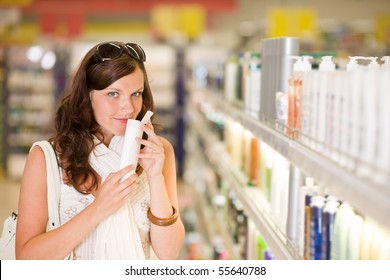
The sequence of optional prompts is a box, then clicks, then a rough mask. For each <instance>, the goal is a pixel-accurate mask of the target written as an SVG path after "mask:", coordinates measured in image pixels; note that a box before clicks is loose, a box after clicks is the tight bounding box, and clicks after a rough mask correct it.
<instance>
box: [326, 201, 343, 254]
mask: <svg viewBox="0 0 390 280" xmlns="http://www.w3.org/2000/svg"><path fill="white" fill-rule="evenodd" d="M339 205H340V202H339V201H338V200H337V199H335V198H327V199H326V203H325V206H324V209H323V211H322V239H321V259H322V260H330V251H331V243H332V239H333V227H334V218H335V215H336V211H337V208H338V207H339Z"/></svg>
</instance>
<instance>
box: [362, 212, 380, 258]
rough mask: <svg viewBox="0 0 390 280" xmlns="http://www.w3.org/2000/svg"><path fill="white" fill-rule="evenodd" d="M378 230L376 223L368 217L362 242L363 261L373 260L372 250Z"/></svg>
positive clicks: (365, 220) (364, 225)
mask: <svg viewBox="0 0 390 280" xmlns="http://www.w3.org/2000/svg"><path fill="white" fill-rule="evenodd" d="M376 230H377V225H376V223H375V222H374V221H373V220H372V219H371V218H368V217H366V218H365V219H364V224H363V232H362V237H361V240H360V258H359V259H361V260H371V259H372V256H371V248H372V246H373V241H374V235H375V231H376Z"/></svg>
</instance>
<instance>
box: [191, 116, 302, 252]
mask: <svg viewBox="0 0 390 280" xmlns="http://www.w3.org/2000/svg"><path fill="white" fill-rule="evenodd" d="M189 116H190V119H191V122H190V123H191V125H192V127H193V128H194V129H195V130H196V132H197V134H198V136H199V138H200V139H201V141H202V142H203V143H204V146H205V147H206V149H205V151H204V152H205V154H206V156H207V158H208V160H209V161H210V163H211V166H212V167H213V168H214V169H215V171H216V172H217V173H218V174H219V175H220V176H221V177H222V178H224V180H226V181H227V182H228V184H229V187H230V188H231V190H233V191H234V193H235V194H236V196H237V198H238V199H239V200H240V202H241V203H242V205H243V207H244V211H245V213H246V214H247V215H248V217H249V218H250V219H251V220H252V221H253V222H254V224H255V225H256V227H257V228H258V230H259V231H260V232H261V234H262V236H263V238H264V240H265V241H266V243H267V245H268V247H269V248H270V249H271V251H272V253H273V254H274V255H275V258H276V259H301V256H300V255H299V253H298V252H297V251H296V249H295V248H294V246H292V245H291V243H290V242H289V240H288V239H287V238H286V237H285V236H284V234H283V233H282V232H281V231H280V230H279V229H278V228H277V226H276V225H275V223H273V222H272V219H271V217H270V216H269V214H268V212H267V211H266V210H265V207H263V206H264V205H265V204H266V202H265V199H264V198H262V197H261V196H258V195H256V194H255V193H254V192H253V191H252V190H253V189H252V188H250V187H247V179H246V177H245V176H244V175H243V174H241V173H240V172H239V171H238V170H236V169H235V168H234V167H232V166H231V165H230V164H229V163H230V162H231V160H230V158H229V155H228V154H227V153H226V150H225V148H224V146H223V144H222V143H221V142H219V141H218V140H216V137H215V136H214V135H213V134H212V133H210V132H208V130H207V129H205V126H204V125H203V124H202V123H201V122H200V121H199V120H201V119H202V117H201V116H199V115H198V113H196V112H194V110H191V109H190V110H189ZM254 198H256V200H255V199H254ZM256 201H257V203H256ZM262 201H264V203H262Z"/></svg>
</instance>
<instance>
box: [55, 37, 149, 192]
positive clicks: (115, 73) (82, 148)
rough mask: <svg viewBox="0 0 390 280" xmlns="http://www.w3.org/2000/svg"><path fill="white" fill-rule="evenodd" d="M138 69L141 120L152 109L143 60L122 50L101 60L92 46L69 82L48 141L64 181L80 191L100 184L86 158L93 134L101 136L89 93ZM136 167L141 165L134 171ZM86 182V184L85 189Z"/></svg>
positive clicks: (89, 190)
mask: <svg viewBox="0 0 390 280" xmlns="http://www.w3.org/2000/svg"><path fill="white" fill-rule="evenodd" d="M116 43H118V44H122V43H119V42H116ZM122 45H123V44H122ZM137 68H139V69H141V71H142V73H143V75H144V91H143V93H142V109H141V111H140V113H139V114H138V116H137V120H141V119H142V117H143V116H144V115H145V113H146V111H148V110H151V111H153V96H152V92H151V89H150V86H149V82H148V78H147V74H146V70H145V66H144V63H143V62H142V61H140V60H137V59H134V58H133V57H131V56H130V55H129V54H128V53H127V52H125V51H124V52H123V53H122V54H121V55H120V56H119V57H117V58H115V59H112V60H107V61H101V59H99V58H98V57H97V54H96V46H95V47H93V48H91V50H89V51H88V53H87V54H86V55H85V57H84V58H83V60H82V61H81V63H80V66H79V68H78V70H77V71H76V73H75V74H74V76H73V78H72V80H71V81H70V83H69V84H68V87H67V89H66V91H65V95H64V98H63V99H62V101H61V102H60V104H59V107H58V109H57V112H56V115H55V130H56V134H55V136H54V137H52V138H51V139H50V141H51V142H52V143H53V147H54V149H55V151H56V152H57V154H58V155H59V158H60V166H61V168H62V169H63V170H64V171H65V174H66V183H67V184H69V185H72V186H73V187H74V188H75V189H77V190H78V191H79V192H82V193H89V192H91V191H92V190H94V189H97V187H98V184H99V175H98V174H97V173H96V171H95V170H94V169H93V168H92V166H91V165H90V163H89V160H88V159H89V155H90V153H91V152H92V151H93V149H94V146H95V144H94V140H93V139H94V137H93V136H94V135H99V136H100V137H99V138H101V139H103V138H104V136H103V134H102V132H101V128H100V126H99V124H98V123H97V122H96V120H95V117H94V113H93V110H92V106H91V101H90V92H91V91H92V90H102V89H105V88H107V87H108V86H109V85H111V84H112V83H113V82H115V81H116V80H118V79H120V78H122V77H124V76H126V75H129V74H131V73H133V72H134V71H135V70H136V69H137ZM103 141H104V139H103ZM139 169H140V166H138V167H137V171H139ZM85 183H88V187H87V188H86V187H85V185H86V184H85Z"/></svg>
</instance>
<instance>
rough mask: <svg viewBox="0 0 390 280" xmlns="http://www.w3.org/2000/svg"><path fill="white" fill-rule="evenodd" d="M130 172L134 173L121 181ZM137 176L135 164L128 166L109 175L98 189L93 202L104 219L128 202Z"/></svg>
mask: <svg viewBox="0 0 390 280" xmlns="http://www.w3.org/2000/svg"><path fill="white" fill-rule="evenodd" d="M130 172H132V175H131V176H130V177H128V178H127V179H125V180H123V182H121V180H122V178H123V177H124V176H125V175H126V174H128V173H130ZM137 177H138V175H137V174H136V173H135V166H134V165H129V166H126V167H124V168H122V169H120V170H119V171H117V172H115V173H110V174H109V175H108V176H107V178H106V180H105V181H104V182H103V183H102V184H101V185H100V187H99V188H98V190H97V191H96V193H95V199H94V202H93V203H92V205H94V206H95V207H96V209H97V213H98V214H99V215H100V216H101V219H102V220H103V219H105V218H106V217H108V216H110V215H111V214H113V213H115V212H116V211H117V210H118V209H119V208H121V207H122V206H123V205H124V204H125V203H126V201H127V200H128V198H129V196H130V194H131V192H132V190H133V189H134V187H135V185H136V183H137Z"/></svg>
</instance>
